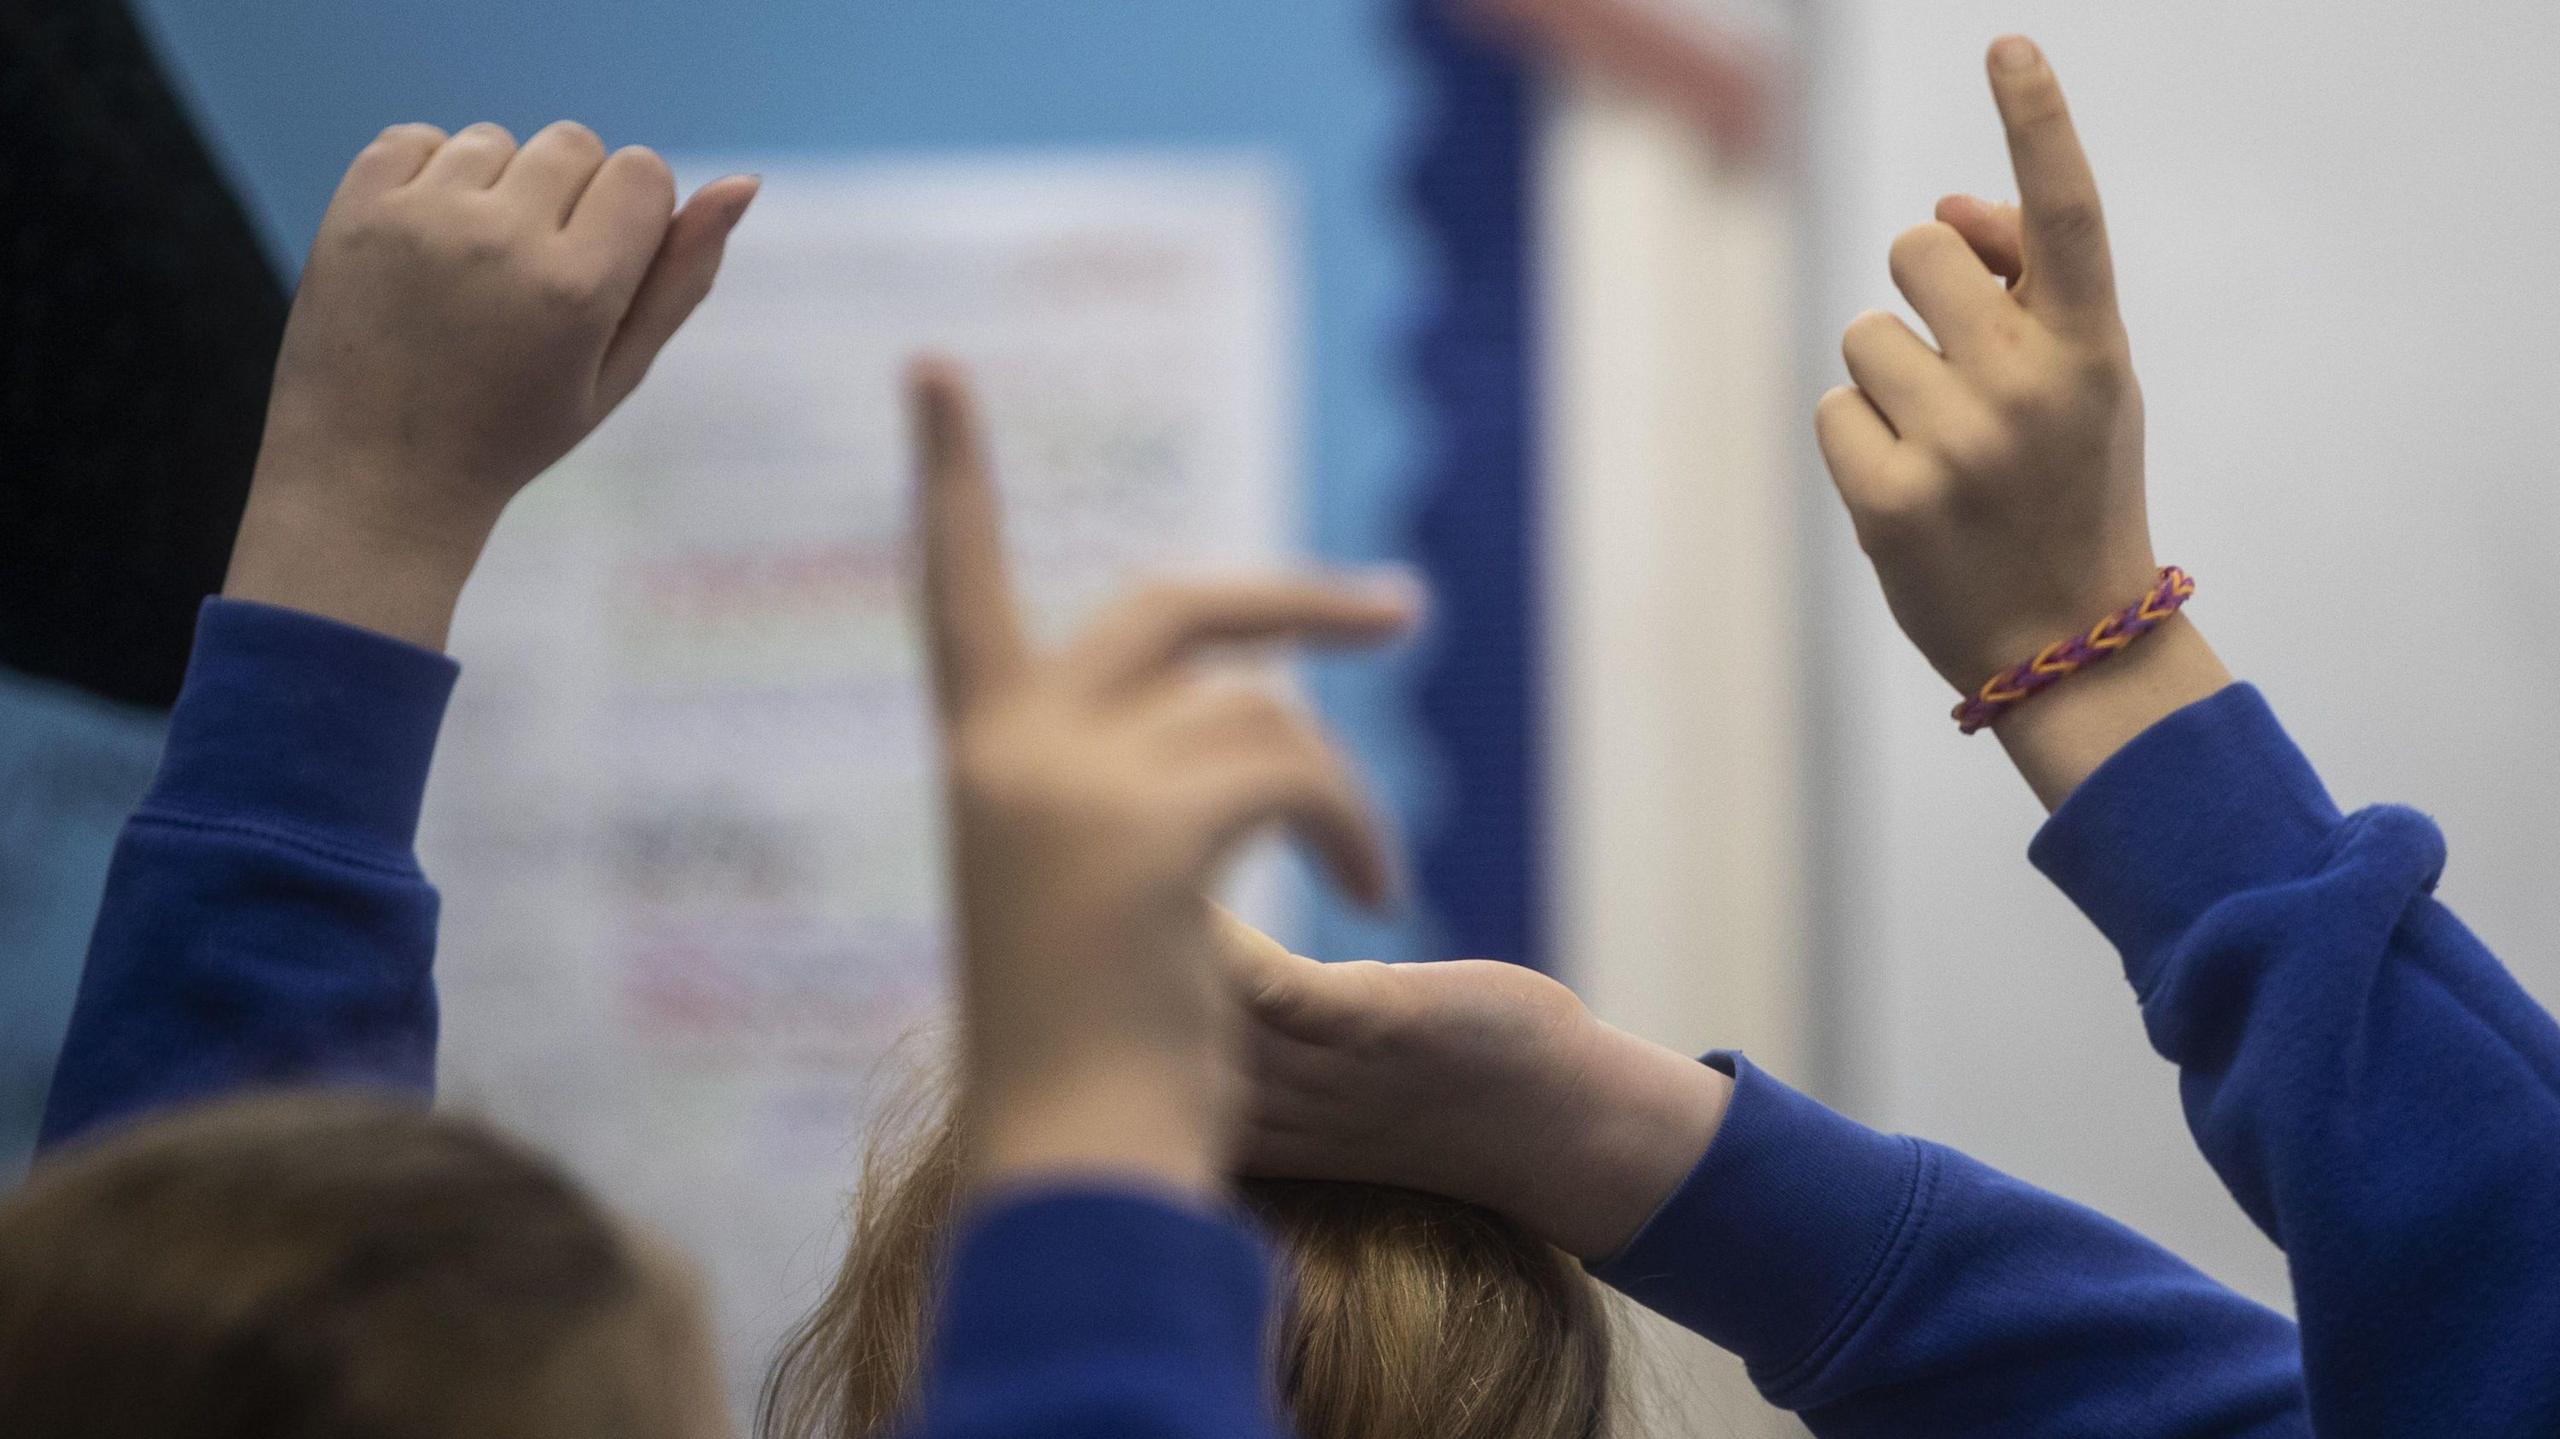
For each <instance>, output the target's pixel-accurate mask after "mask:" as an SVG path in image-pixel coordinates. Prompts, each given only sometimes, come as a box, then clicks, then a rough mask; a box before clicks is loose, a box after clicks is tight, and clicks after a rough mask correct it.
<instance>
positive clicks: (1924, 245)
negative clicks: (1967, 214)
mask: <svg viewBox="0 0 2560 1439" xmlns="http://www.w3.org/2000/svg"><path fill="white" fill-rule="evenodd" d="M1951 240H1952V241H1954V242H1955V243H1956V244H1959V245H1961V244H1963V243H1964V239H1963V237H1962V236H1960V235H1958V234H1957V233H1956V232H1955V229H1954V228H1953V227H1952V226H1949V225H1946V224H1943V223H1941V222H1939V221H1935V220H1932V221H1930V222H1929V223H1927V224H1925V225H1914V226H1912V227H1911V228H1910V229H1908V230H1905V231H1903V232H1902V233H1901V234H1899V235H1896V236H1894V237H1893V245H1892V247H1891V248H1890V249H1888V250H1887V251H1886V252H1885V260H1886V263H1887V265H1888V266H1889V267H1890V268H1891V269H1892V271H1893V276H1894V278H1895V279H1897V280H1900V279H1903V278H1905V277H1906V276H1908V275H1910V274H1912V273H1914V272H1915V271H1917V270H1918V269H1919V267H1920V266H1922V265H1924V264H1926V263H1927V262H1928V261H1929V259H1930V258H1931V257H1932V256H1935V255H1938V254H1942V253H1944V252H1945V250H1946V246H1947V243H1948V242H1949V241H1951Z"/></svg>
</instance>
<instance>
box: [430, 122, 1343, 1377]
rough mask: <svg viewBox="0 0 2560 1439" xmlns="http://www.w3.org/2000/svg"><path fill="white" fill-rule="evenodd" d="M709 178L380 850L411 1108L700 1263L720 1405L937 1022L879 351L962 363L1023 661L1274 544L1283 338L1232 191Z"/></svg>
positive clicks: (495, 580)
mask: <svg viewBox="0 0 2560 1439" xmlns="http://www.w3.org/2000/svg"><path fill="white" fill-rule="evenodd" d="M685 168H687V169H690V168H692V167H685ZM725 168H730V169H761V170H762V172H763V174H764V176H765V187H764V192H763V194H762V195H761V196H760V197H759V199H758V200H757V202H756V205H755V208H754V210H753V211H751V212H750V213H749V215H748V217H747V220H746V222H745V224H744V225H743V226H742V227H741V228H740V230H739V232H738V234H737V236H736V238H735V239H734V240H733V241H732V242H731V244H730V247H729V254H728V260H727V263H726V265H725V267H724V269H723V272H722V275H721V278H720V283H719V288H718V289H717V291H716V292H715V293H714V294H713V295H712V297H711V299H710V300H709V302H708V303H706V304H705V306H704V307H703V309H702V310H701V311H700V312H699V313H698V314H696V315H695V317H694V319H693V321H692V323H691V324H690V325H689V326H688V327H687V328H686V330H685V332H684V333H683V334H682V335H680V336H679V337H678V338H677V340H676V341H675V343H674V344H673V345H672V346H671V347H670V348H669V349H668V351H667V352H666V354H665V355H664V356H663V357H662V358H661V359H660V360H659V362H658V364H657V367H656V370H655V372H654V373H653V374H652V375H651V377H650V379H649V381H648V383H647V384H646V385H645V386H643V387H642V389H641V391H640V392H639V393H638V394H637V395H636V396H634V397H633V399H632V400H631V401H630V402H629V403H628V404H627V405H626V406H625V407H624V408H623V410H622V411H621V412H620V413H619V414H617V415H616V416H615V417H614V419H613V420H612V421H611V422H610V423H609V424H608V425H607V426H606V427H605V428H604V429H603V430H602V431H600V432H599V433H598V434H597V435H596V436H595V437H594V439H593V440H591V441H590V442H589V443H588V444H587V445H586V446H585V447H584V448H582V449H581V450H580V451H579V452H578V453H577V454H576V455H574V456H572V457H571V458H570V460H569V461H568V462H567V463H566V464H564V465H563V466H562V467H561V468H560V470H559V471H557V472H556V473H554V474H553V475H551V476H549V477H547V478H546V479H544V480H543V481H542V482H541V483H540V484H539V485H537V486H536V487H535V488H534V489H533V490H531V491H530V492H528V493H527V494H526V496H525V497H524V498H523V499H522V500H521V501H519V502H518V505H517V508H516V509H515V511H513V512H511V513H510V515H509V516H508V519H507V522H506V524H505V525H504V526H503V527H502V530H501V533H500V535H499V537H498V540H497V543H496V544H495V545H494V546H493V547H492V548H491V551H490V553H489V556H488V558H487V560H486V562H485V564H484V565H483V567H482V570H481V572H480V574H479V575H478V576H477V578H476V579H475V580H474V581H473V584H472V587H471V591H470V593H469V595H468V597H467V598H466V600H465V601H464V604H463V609H462V614H461V616H460V618H459V620H458V623H457V625H456V628H455V633H454V653H455V654H456V655H457V656H458V657H459V658H461V659H462V661H463V662H464V675H463V679H462V683H461V686H460V689H459V690H458V692H457V694H456V696H455V700H454V706H453V711H452V716H451V719H450V721H449V723H448V725H447V727H446V732H445V737H444V742H443V747H442V750H441V753H440V755H439V758H438V763H437V769H436V776H435V781H434V785H433V792H432V795H431V797H430V803H429V806H428V812H427V823H426V831H425V834H424V836H423V839H422V851H423V857H424V859H425V862H426V864H427V868H428V872H429V874H430V876H431V877H432V878H434V879H435V880H436V882H437V883H438V884H439V885H440V886H441V888H442V889H443V891H444V897H445V913H444V924H443V945H442V955H441V958H440V961H439V966H440V973H441V976H442V984H443V994H444V1006H445V1011H444V1012H445V1038H444V1060H443V1093H444V1097H445V1099H446V1101H447V1102H448V1103H454V1104H459V1105H462V1106H465V1107H468V1108H471V1109H473V1110H476V1111H479V1112H483V1113H486V1114H489V1115H491V1116H494V1117H495V1118H497V1119H499V1120H501V1121H503V1122H505V1123H507V1124H509V1125H510V1126H512V1127H514V1128H515V1129H517V1130H519V1131H521V1132H522V1133H524V1134H526V1135H528V1136H529V1137H531V1138H532V1139H534V1140H536V1141H537V1142H539V1143H541V1144H543V1145H545V1146H548V1147H549V1148H551V1149H553V1150H554V1151H556V1152H558V1153H560V1154H562V1155H564V1156H565V1157H566V1158H567V1159H568V1160H569V1161H570V1162H571V1163H572V1164H573V1165H574V1166H575V1167H576V1168H577V1169H578V1170H579V1171H580V1172H582V1173H583V1174H585V1175H586V1176H588V1177H589V1178H590V1179H592V1180H593V1181H594V1182H595V1183H596V1184H597V1185H598V1186H599V1187H600V1188H602V1189H603V1190H604V1191H605V1192H606V1194H607V1195H608V1196H609V1197H610V1198H611V1199H612V1200H613V1201H614V1202H615V1203H616V1204H618V1205H619V1206H621V1207H622V1208H623V1209H624V1210H625V1212H628V1213H631V1214H634V1215H636V1216H638V1217H640V1218H641V1219H643V1220H645V1221H646V1222H648V1223H650V1224H652V1225H654V1226H655V1227H657V1228H658V1229H660V1230H662V1231H664V1232H665V1233H667V1234H669V1235H671V1236H672V1237H673V1238H674V1239H676V1240H677V1241H678V1242H679V1243H681V1244H682V1245H683V1246H684V1247H685V1248H687V1249H688V1250H690V1251H691V1252H692V1253H693V1254H694V1255H696V1256H697V1257H698V1258H699V1259H701V1260H702V1261H703V1262H704V1264H705V1265H706V1266H707V1268H708V1270H709V1272H710V1275H711V1278H712V1282H713V1289H714V1291H715V1294H716V1297H717V1301H718V1304H719V1308H720V1317H721V1322H722V1325H723V1329H724V1337H725V1342H726V1345H727V1350H728V1362H729V1376H730V1384H731V1389H732V1393H733V1396H735V1398H736V1399H737V1401H738V1403H739V1405H740V1406H741V1407H742V1408H743V1407H744V1405H745V1404H746V1403H747V1401H748V1400H749V1399H750V1398H751V1396H752V1394H753V1392H754V1386H755V1383H756V1381H757V1379H758V1378H759V1376H760V1374H761V1371H762V1367H763V1364H764V1362H765V1360H766V1358H767V1356H768V1355H769V1353H770V1351H771V1347H772V1344H773V1342H774V1340H775V1338H776V1337H777V1336H778V1335H779V1334H780V1333H781V1332H782V1331H783V1330H784V1329H785V1328H786V1327H787V1326H788V1325H789V1324H790V1323H791V1322H792V1321H793V1320H794V1319H795V1318H797V1317H798V1315H799V1314H800V1313H801V1312H802V1310H803V1309H804V1308H805V1307H806V1306H807V1304H808V1303H809V1302H810V1300H811V1299H813V1298H814V1297H815V1295H816V1293H817V1290H818V1286H819V1285H820V1284H821V1283H822V1282H823V1280H824V1278H825V1276H826V1275H827V1273H828V1272H829V1271H830V1270H831V1269H832V1267H833V1264H834V1261H835V1258H836V1254H835V1248H836V1246H837V1244H838V1243H839V1242H840V1235H839V1233H838V1230H837V1228H836V1225H837V1221H838V1218H839V1211H840V1208H841V1204H842V1199H843V1196H844V1194H845V1191H846V1190H847V1188H848V1186H849V1185H850V1183H851V1179H852V1174H853V1168H854V1164H855V1161H856V1159H857V1157H858V1149H859V1143H860V1135H861V1131H862V1126H863V1121H864V1118H865V1115H866V1113H867V1112H868V1110H869V1108H870V1107H871V1105H872V1104H873V1103H874V1102H875V1101H876V1100H877V1099H878V1098H879V1097H881V1096H882V1094H883V1093H884V1090H883V1088H882V1086H884V1085H895V1084H896V1083H898V1082H899V1079H900V1076H899V1074H898V1073H897V1072H896V1071H897V1065H898V1064H899V1063H902V1062H905V1061H904V1060H899V1061H892V1062H890V1063H886V1064H884V1058H885V1057H886V1056H887V1055H888V1052H889V1050H890V1049H891V1047H892V1046H893V1045H895V1044H897V1042H898V1041H899V1040H900V1039H901V1038H902V1037H904V1036H907V1035H909V1034H911V1033H914V1032H916V1031H918V1030H920V1029H923V1028H927V1027H929V1026H930V1024H931V1021H932V1020H933V1018H934V1017H935V1014H936V1010H937V1003H938V997H939V992H940V984H939V979H938V972H939V964H940V953H941V945H942V942H943V929H944V914H943V909H944V906H943V902H942V894H941V877H940V841H939V837H938V823H937V816H936V811H935V805H936V798H935V791H934V788H933V781H932V774H933V769H932V757H931V750H930V747H929V743H928V734H927V730H926V724H927V720H928V717H927V713H926V710H925V705H924V696H923V690H922V686H921V679H922V675H921V671H920V665H919V652H918V649H917V646H916V643H915V638H914V625H913V616H912V615H911V613H910V606H909V596H908V589H907V579H906V576H907V570H906V563H905V556H906V548H907V517H908V511H909V454H908V448H907V440H906V426H905V421H904V417H903V415H902V413H901V412H900V409H899V407H898V380H899V375H900V372H901V370H902V368H903V366H904V364H905V362H906V360H907V358H908V357H909V356H910V355H911V354H912V353H914V352H916V351H917V350H919V349H921V348H927V347H930V348H933V349H936V350H940V351H943V352H946V353H949V354H952V355H955V356H957V357H958V358H960V359H962V360H963V361H965V362H967V363H968V364H969V365H970V366H971V367H972V369H973V370H974V372H975V373H976V375H977V377H978V379H979V382H980V386H981V389H982V391H983V393H984V396H985V399H986V403H987V410H988V418H989V424H990V429H991V431H992V435H993V442H994V443H993V449H994V453H995V459H996V464H997V465H998V467H999V471H1000V477H1001V480H1002V483H1003V486H1004V489H1005V492H1006V496H1007V500H1008V503H1009V505H1010V509H1011V515H1010V519H1011V532H1012V539H1013V545H1014V553H1015V558H1016V566H1017V575H1018V579H1019V581H1020V583H1021V584H1022V586H1023V588H1024V590H1025V591H1026V594H1027V595H1028V597H1029V599H1030V605H1029V608H1030V609H1031V611H1032V612H1033V614H1034V617H1035V619H1036V621H1037V622H1038V623H1040V624H1041V625H1042V626H1043V628H1044V629H1046V630H1048V631H1050V632H1051V633H1052V634H1054V633H1056V632H1057V631H1058V630H1060V629H1062V628H1063V627H1064V626H1066V625H1068V624H1070V623H1072V622H1073V621H1074V620H1075V619H1077V618H1080V617H1082V616H1083V615H1085V614H1087V613H1088V612H1089V610H1090V608H1091V606H1092V604H1093V602H1094V601H1095V599H1096V598H1097V597H1098V596H1099V595H1100V594H1101V593H1102V592H1104V591H1106V590H1108V589H1110V588H1113V587H1115V586H1117V585H1119V584H1121V583H1124V582H1126V581H1127V580H1128V579H1129V578H1131V577H1132V576H1133V575H1134V574H1135V573H1137V572H1140V571H1157V570H1165V569H1176V570H1196V569H1201V568H1211V567H1224V566H1230V565H1237V564H1244V565H1260V564H1266V563H1269V562H1271V561H1272V560H1274V559H1275V558H1276V557H1277V556H1278V554H1279V553H1280V552H1281V551H1282V550H1283V549H1285V547H1286V545H1287V543H1288V540H1289V538H1290V537H1291V536H1292V534H1293V533H1294V527H1295V517H1296V514H1297V505H1296V501H1295V496H1294V492H1293V489H1292V476H1293V473H1294V468H1295V463H1294V439H1295V437H1294V425H1293V411H1294V405H1295V396H1294V394H1293V389H1292V384H1293V375H1294V354H1293V350H1294V345H1295V336H1294V334H1293V324H1294V312H1295V307H1294V299H1293V296H1292V294H1291V286H1290V277H1291V270H1292V265H1291V262H1290V259H1289V255H1288V251H1287V235H1288V233H1289V223H1288V216H1287V211H1286V206H1285V203H1284V199H1283V195H1282V191H1281V187H1280V186H1279V185H1278V184H1277V183H1275V180H1274V177H1273V176H1272V175H1271V174H1270V173H1269V172H1268V171H1266V170H1265V169H1264V168H1263V167H1262V166H1261V165H1259V164H1258V163H1255V162H1252V161H1249V160H1235V159H1224V158H1202V159H1193V158H1189V157H1182V158H1174V159H1117V158H1114V159H1097V160H1084V159H1055V158H1043V159H1040V160H1038V161H1037V162H1030V161H1024V162H1018V163H1017V162H961V163H952V164H932V165H923V164H914V165H910V164H900V165H896V166H882V165H862V164H849V165H841V166H823V167H813V166H808V165H805V164H803V165H765V166H757V165H754V164H748V165H730V166H727V167H725ZM703 173H704V174H709V173H718V172H717V171H712V170H705V171H704V172H703Z"/></svg>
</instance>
